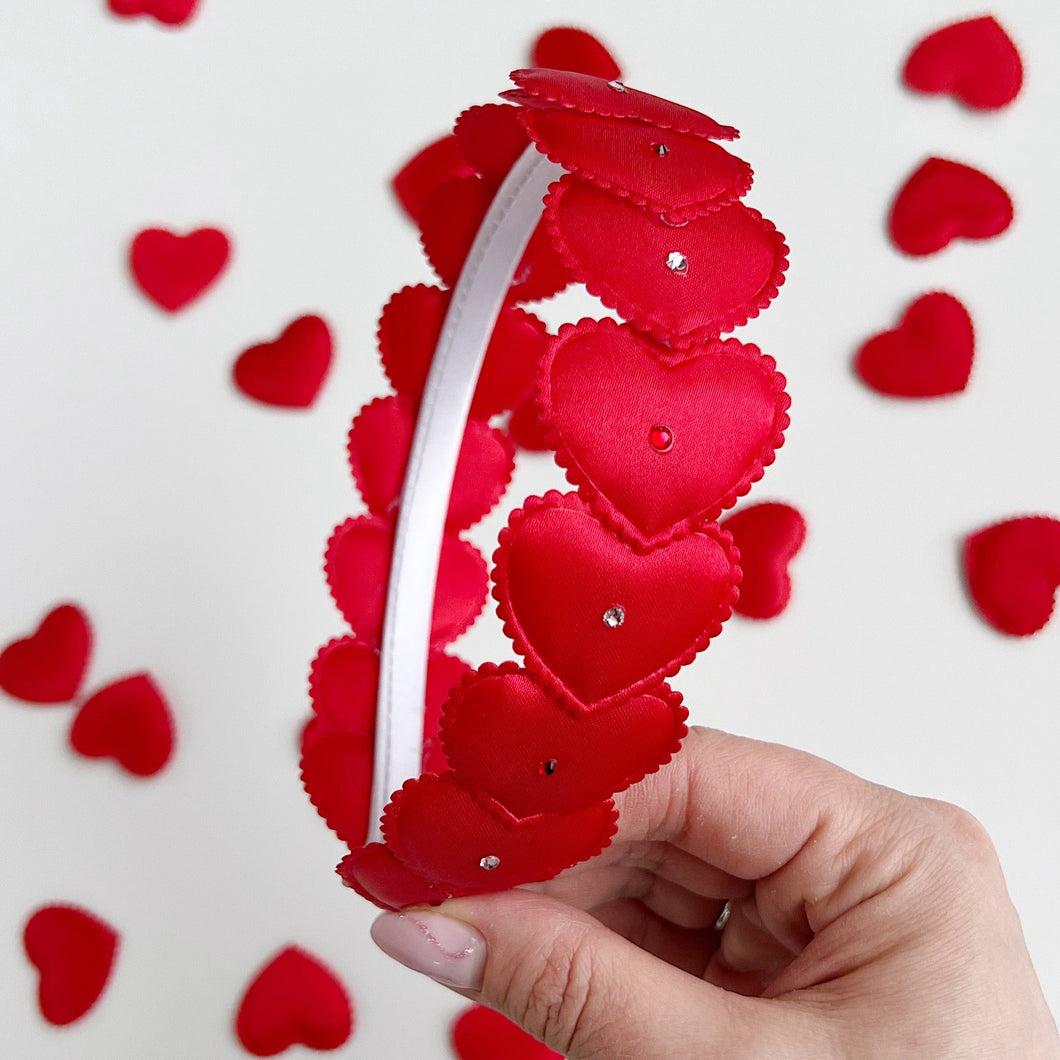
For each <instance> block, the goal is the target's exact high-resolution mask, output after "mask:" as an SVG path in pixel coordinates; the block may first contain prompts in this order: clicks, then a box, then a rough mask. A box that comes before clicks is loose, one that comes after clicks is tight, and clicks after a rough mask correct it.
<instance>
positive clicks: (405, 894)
mask: <svg viewBox="0 0 1060 1060" xmlns="http://www.w3.org/2000/svg"><path fill="white" fill-rule="evenodd" d="M335 871H336V872H337V873H338V874H339V876H340V877H342V882H343V883H344V884H345V885H346V886H347V887H352V888H353V890H355V891H356V892H357V893H358V894H359V895H360V896H361V897H362V898H367V899H368V901H370V902H375V904H376V905H378V906H381V907H382V908H383V909H391V910H398V909H404V908H405V907H406V906H410V905H439V904H440V903H441V902H444V901H445V900H446V898H448V897H449V892H448V891H443V890H440V889H439V888H437V887H435V886H433V885H432V884H430V883H428V882H427V881H426V880H425V879H423V877H422V876H418V875H417V874H416V873H415V872H413V871H412V870H411V869H410V868H407V867H406V866H405V865H402V864H401V862H400V861H398V859H397V858H396V857H394V852H393V851H392V850H391V849H390V847H388V846H384V845H383V844H382V843H369V844H368V846H365V847H361V848H360V849H359V850H354V851H353V852H352V853H350V854H347V855H346V857H344V858H343V859H342V861H340V862H339V864H338V868H337V869H336V870H335Z"/></svg>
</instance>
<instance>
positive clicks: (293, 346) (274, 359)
mask: <svg viewBox="0 0 1060 1060" xmlns="http://www.w3.org/2000/svg"><path fill="white" fill-rule="evenodd" d="M331 353H332V342H331V332H330V331H328V326H327V324H325V323H324V321H323V320H321V318H320V317H318V316H304V317H299V318H298V319H297V320H295V321H293V322H292V323H290V324H288V325H287V327H286V328H284V330H283V334H281V335H280V337H279V338H278V339H276V340H275V341H274V342H263V343H260V344H259V345H257V346H251V347H250V348H249V349H246V350H244V351H243V352H242V353H241V354H240V355H239V357H238V358H237V360H236V363H235V365H234V366H233V369H232V376H233V379H234V380H235V384H236V386H237V387H239V389H240V390H242V391H243V393H244V394H246V395H247V397H249V398H253V399H254V400H255V401H260V402H261V403H262V404H265V405H275V406H278V407H280V408H291V409H306V408H309V406H310V405H312V404H313V402H314V401H316V399H317V394H319V393H320V388H321V387H322V386H323V385H324V378H325V377H326V376H327V374H328V369H329V368H330V367H331Z"/></svg>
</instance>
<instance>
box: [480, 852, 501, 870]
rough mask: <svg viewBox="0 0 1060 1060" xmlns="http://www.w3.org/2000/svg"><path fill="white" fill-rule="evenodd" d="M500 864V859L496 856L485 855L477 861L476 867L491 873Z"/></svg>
mask: <svg viewBox="0 0 1060 1060" xmlns="http://www.w3.org/2000/svg"><path fill="white" fill-rule="evenodd" d="M500 863H501V859H500V858H499V857H497V855H496V854H487V855H486V856H485V857H484V858H482V859H481V860H480V861H479V863H478V867H479V868H480V869H485V870H486V871H487V872H492V871H493V870H494V869H495V868H497V867H498V866H499V865H500Z"/></svg>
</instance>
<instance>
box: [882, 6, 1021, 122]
mask: <svg viewBox="0 0 1060 1060" xmlns="http://www.w3.org/2000/svg"><path fill="white" fill-rule="evenodd" d="M902 77H903V79H904V80H905V83H906V84H907V85H908V86H909V87H910V88H913V89H916V90H917V91H918V92H928V93H931V94H936V93H948V94H949V95H952V96H953V97H954V98H955V99H959V100H960V101H961V102H962V103H964V104H965V105H966V106H969V107H975V108H976V109H977V110H997V109H998V108H999V107H1004V106H1006V105H1007V104H1009V103H1011V102H1012V101H1013V100H1014V99H1015V98H1016V96H1018V95H1019V91H1020V88H1021V87H1022V85H1023V63H1022V61H1021V60H1020V53H1019V51H1018V50H1017V48H1016V45H1015V44H1013V43H1012V39H1011V38H1010V37H1009V35H1008V34H1007V33H1006V32H1005V31H1004V30H1003V29H1002V28H1001V26H1000V24H999V23H998V21H997V19H995V18H994V17H993V16H991V15H987V16H985V17H983V18H973V19H969V20H968V21H966V22H955V23H953V24H952V25H949V26H943V28H942V29H939V30H936V31H935V32H934V33H931V34H929V35H928V36H927V37H925V38H924V39H923V40H922V41H920V42H919V43H918V44H917V45H916V47H915V48H914V49H913V50H912V52H911V53H910V55H909V58H908V59H906V62H905V69H904V70H903V71H902Z"/></svg>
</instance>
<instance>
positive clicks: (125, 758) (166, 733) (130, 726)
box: [70, 673, 173, 777]
mask: <svg viewBox="0 0 1060 1060" xmlns="http://www.w3.org/2000/svg"><path fill="white" fill-rule="evenodd" d="M70 746H71V747H73V749H74V750H75V751H76V752H77V753H78V754H80V755H84V756H85V757H86V758H113V759H115V760H116V761H117V762H118V764H119V765H120V766H121V767H122V768H123V769H125V770H127V771H128V772H130V773H133V774H134V775H135V776H138V777H150V776H154V775H155V773H157V772H159V770H161V769H162V767H163V766H164V765H165V764H166V763H167V762H168V761H169V758H170V755H172V753H173V719H172V716H171V715H170V712H169V707H168V706H167V705H166V701H165V698H164V697H163V695H162V692H161V690H160V689H159V687H158V685H156V684H155V682H154V681H153V680H152V679H151V676H150V674H145V673H143V674H133V675H132V676H131V677H126V678H124V679H123V680H121V681H115V682H114V683H113V684H109V685H107V686H106V688H101V689H100V690H99V691H98V692H96V693H95V695H93V696H92V697H91V698H89V699H87V700H86V701H85V703H84V705H83V706H82V707H81V709H80V710H79V711H78V712H77V716H76V717H75V718H74V723H73V726H72V727H71V729H70Z"/></svg>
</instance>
